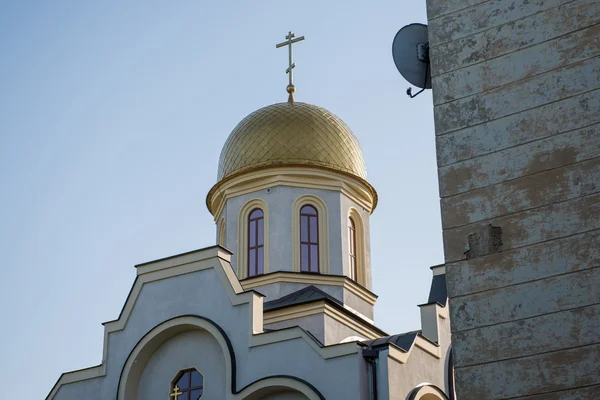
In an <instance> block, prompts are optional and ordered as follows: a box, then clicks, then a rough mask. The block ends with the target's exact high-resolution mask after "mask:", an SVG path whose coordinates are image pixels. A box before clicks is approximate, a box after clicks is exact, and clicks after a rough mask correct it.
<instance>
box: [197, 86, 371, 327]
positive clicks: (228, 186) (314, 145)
mask: <svg viewBox="0 0 600 400" xmlns="http://www.w3.org/2000/svg"><path fill="white" fill-rule="evenodd" d="M217 178H218V182H217V183H216V184H215V185H214V186H213V188H212V189H211V190H210V192H209V193H208V196H207V199H206V203H207V206H208V209H209V210H210V212H211V213H212V215H213V216H214V218H215V222H216V225H217V241H218V243H219V244H220V245H221V246H223V247H226V248H228V249H230V250H231V251H233V252H234V255H233V256H232V265H233V266H234V268H235V270H236V274H237V275H238V278H240V279H241V280H242V282H243V283H246V285H245V287H246V286H248V287H252V288H257V287H259V286H260V291H261V292H262V293H264V294H265V295H267V300H272V298H278V297H281V296H284V295H286V294H289V293H291V292H293V291H296V290H298V289H301V288H302V287H305V286H308V285H311V284H314V285H315V286H316V287H319V288H321V289H323V290H325V291H327V292H328V293H330V294H332V295H334V296H335V297H337V298H339V300H340V301H342V302H344V303H345V304H348V303H350V304H351V305H350V304H349V306H350V307H352V305H353V306H354V308H356V309H357V310H356V311H358V312H359V313H361V314H364V315H365V316H366V317H367V318H368V319H372V317H373V310H372V308H373V304H374V298H375V297H374V295H372V293H370V289H371V261H370V248H369V244H370V240H369V216H370V214H371V213H372V212H373V210H374V209H375V207H376V205H377V192H376V191H375V189H374V188H373V187H372V186H371V185H370V184H369V183H368V182H367V180H366V168H365V161H364V157H363V153H362V149H361V147H360V145H359V143H358V139H357V138H356V136H355V135H354V134H353V133H352V131H351V130H350V129H349V128H348V126H347V125H346V124H345V123H344V122H343V121H342V120H341V119H340V118H338V117H337V116H335V115H334V114H333V113H331V112H329V111H327V110H325V109H324V108H322V107H318V106H315V105H312V104H307V103H300V102H294V101H293V97H291V101H288V102H286V103H279V104H273V105H270V106H267V107H264V108H261V109H259V110H257V111H255V112H253V113H251V114H250V115H248V116H247V117H246V118H244V119H243V120H242V121H241V122H240V123H239V124H238V125H237V126H236V127H235V128H234V130H233V131H232V133H231V134H230V135H229V138H228V139H227V141H226V142H225V145H224V146H223V149H222V151H221V156H220V159H219V169H218V177H217ZM275 273H279V274H278V276H277V277H275V276H272V275H273V274H275ZM291 274H295V275H297V276H292V275H291ZM300 274H302V275H300ZM271 276H272V277H271ZM329 277H338V278H340V277H345V278H346V279H347V280H348V281H349V282H348V283H346V285H345V286H355V287H357V288H355V289H356V290H355V292H365V293H361V294H365V296H359V295H357V296H352V295H350V294H346V295H344V289H343V287H344V282H343V281H340V280H339V279H338V282H339V283H340V285H337V286H339V287H337V286H336V285H332V284H329V285H328V284H323V283H324V282H329V281H331V282H334V280H332V279H330V280H329V281H327V279H328V278H329ZM253 281H255V282H257V284H256V285H257V286H255V285H254V284H253V283H252V282H253ZM266 282H274V283H278V284H267V285H263V283H266ZM294 282H295V283H296V284H293V283H294ZM361 289H366V290H361ZM352 297H356V298H352ZM360 297H367V298H369V300H368V301H366V302H365V299H362V300H360ZM350 298H352V299H350ZM349 300H351V301H349ZM369 303H373V304H369Z"/></svg>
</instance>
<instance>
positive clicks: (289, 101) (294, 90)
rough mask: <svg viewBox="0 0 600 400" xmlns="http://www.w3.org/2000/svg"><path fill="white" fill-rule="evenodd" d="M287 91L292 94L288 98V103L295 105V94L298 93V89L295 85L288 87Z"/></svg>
mask: <svg viewBox="0 0 600 400" xmlns="http://www.w3.org/2000/svg"><path fill="white" fill-rule="evenodd" d="M285 90H286V91H287V92H288V93H289V94H290V95H289V96H288V103H294V92H296V87H295V86H294V85H287V87H286V88H285Z"/></svg>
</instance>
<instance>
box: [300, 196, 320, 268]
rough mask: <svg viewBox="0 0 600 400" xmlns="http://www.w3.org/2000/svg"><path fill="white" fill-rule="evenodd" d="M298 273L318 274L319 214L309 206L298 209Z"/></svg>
mask: <svg viewBox="0 0 600 400" xmlns="http://www.w3.org/2000/svg"><path fill="white" fill-rule="evenodd" d="M300 271H302V272H319V214H318V213H317V209H316V208H314V207H313V206H311V205H305V206H304V207H302V208H301V209H300Z"/></svg>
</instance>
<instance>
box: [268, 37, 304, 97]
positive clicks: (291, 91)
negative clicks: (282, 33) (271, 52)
mask: <svg viewBox="0 0 600 400" xmlns="http://www.w3.org/2000/svg"><path fill="white" fill-rule="evenodd" d="M295 37H296V35H295V34H294V33H293V32H292V31H290V32H289V33H288V34H287V35H286V37H285V38H286V39H287V40H286V41H285V42H281V43H279V44H277V45H275V48H277V49H278V48H280V47H283V46H289V48H288V55H289V66H288V68H287V69H286V70H285V73H286V74H289V78H290V83H289V85H288V86H287V88H286V90H287V92H288V93H289V94H290V97H289V98H288V102H290V103H293V102H294V92H295V91H296V88H295V87H294V75H293V69H294V68H295V67H296V63H295V62H294V61H293V59H292V44H294V43H296V42H299V41H301V40H304V36H300V37H299V38H296V39H294V38H295Z"/></svg>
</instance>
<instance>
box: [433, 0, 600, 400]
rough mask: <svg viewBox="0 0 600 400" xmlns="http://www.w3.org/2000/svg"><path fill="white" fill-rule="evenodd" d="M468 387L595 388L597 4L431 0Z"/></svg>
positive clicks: (524, 394)
mask: <svg viewBox="0 0 600 400" xmlns="http://www.w3.org/2000/svg"><path fill="white" fill-rule="evenodd" d="M427 14H428V26H429V44H430V60H431V76H432V88H433V102H434V114H435V134H436V141H437V160H438V174H439V187H440V196H441V209H442V225H443V235H444V251H445V261H446V269H447V275H446V276H447V287H448V295H449V298H450V304H451V312H450V315H451V322H452V345H453V356H454V362H455V376H456V393H457V397H458V398H459V399H530V400H533V399H535V400H541V399H544V400H547V399H571V400H574V399H598V398H600V289H599V288H600V268H598V267H599V266H600V230H599V228H600V124H599V123H600V2H599V1H598V0H574V1H565V0H561V1H555V0H535V1H526V0H516V1H503V0H491V1H482V0H473V1H463V0H427Z"/></svg>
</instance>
